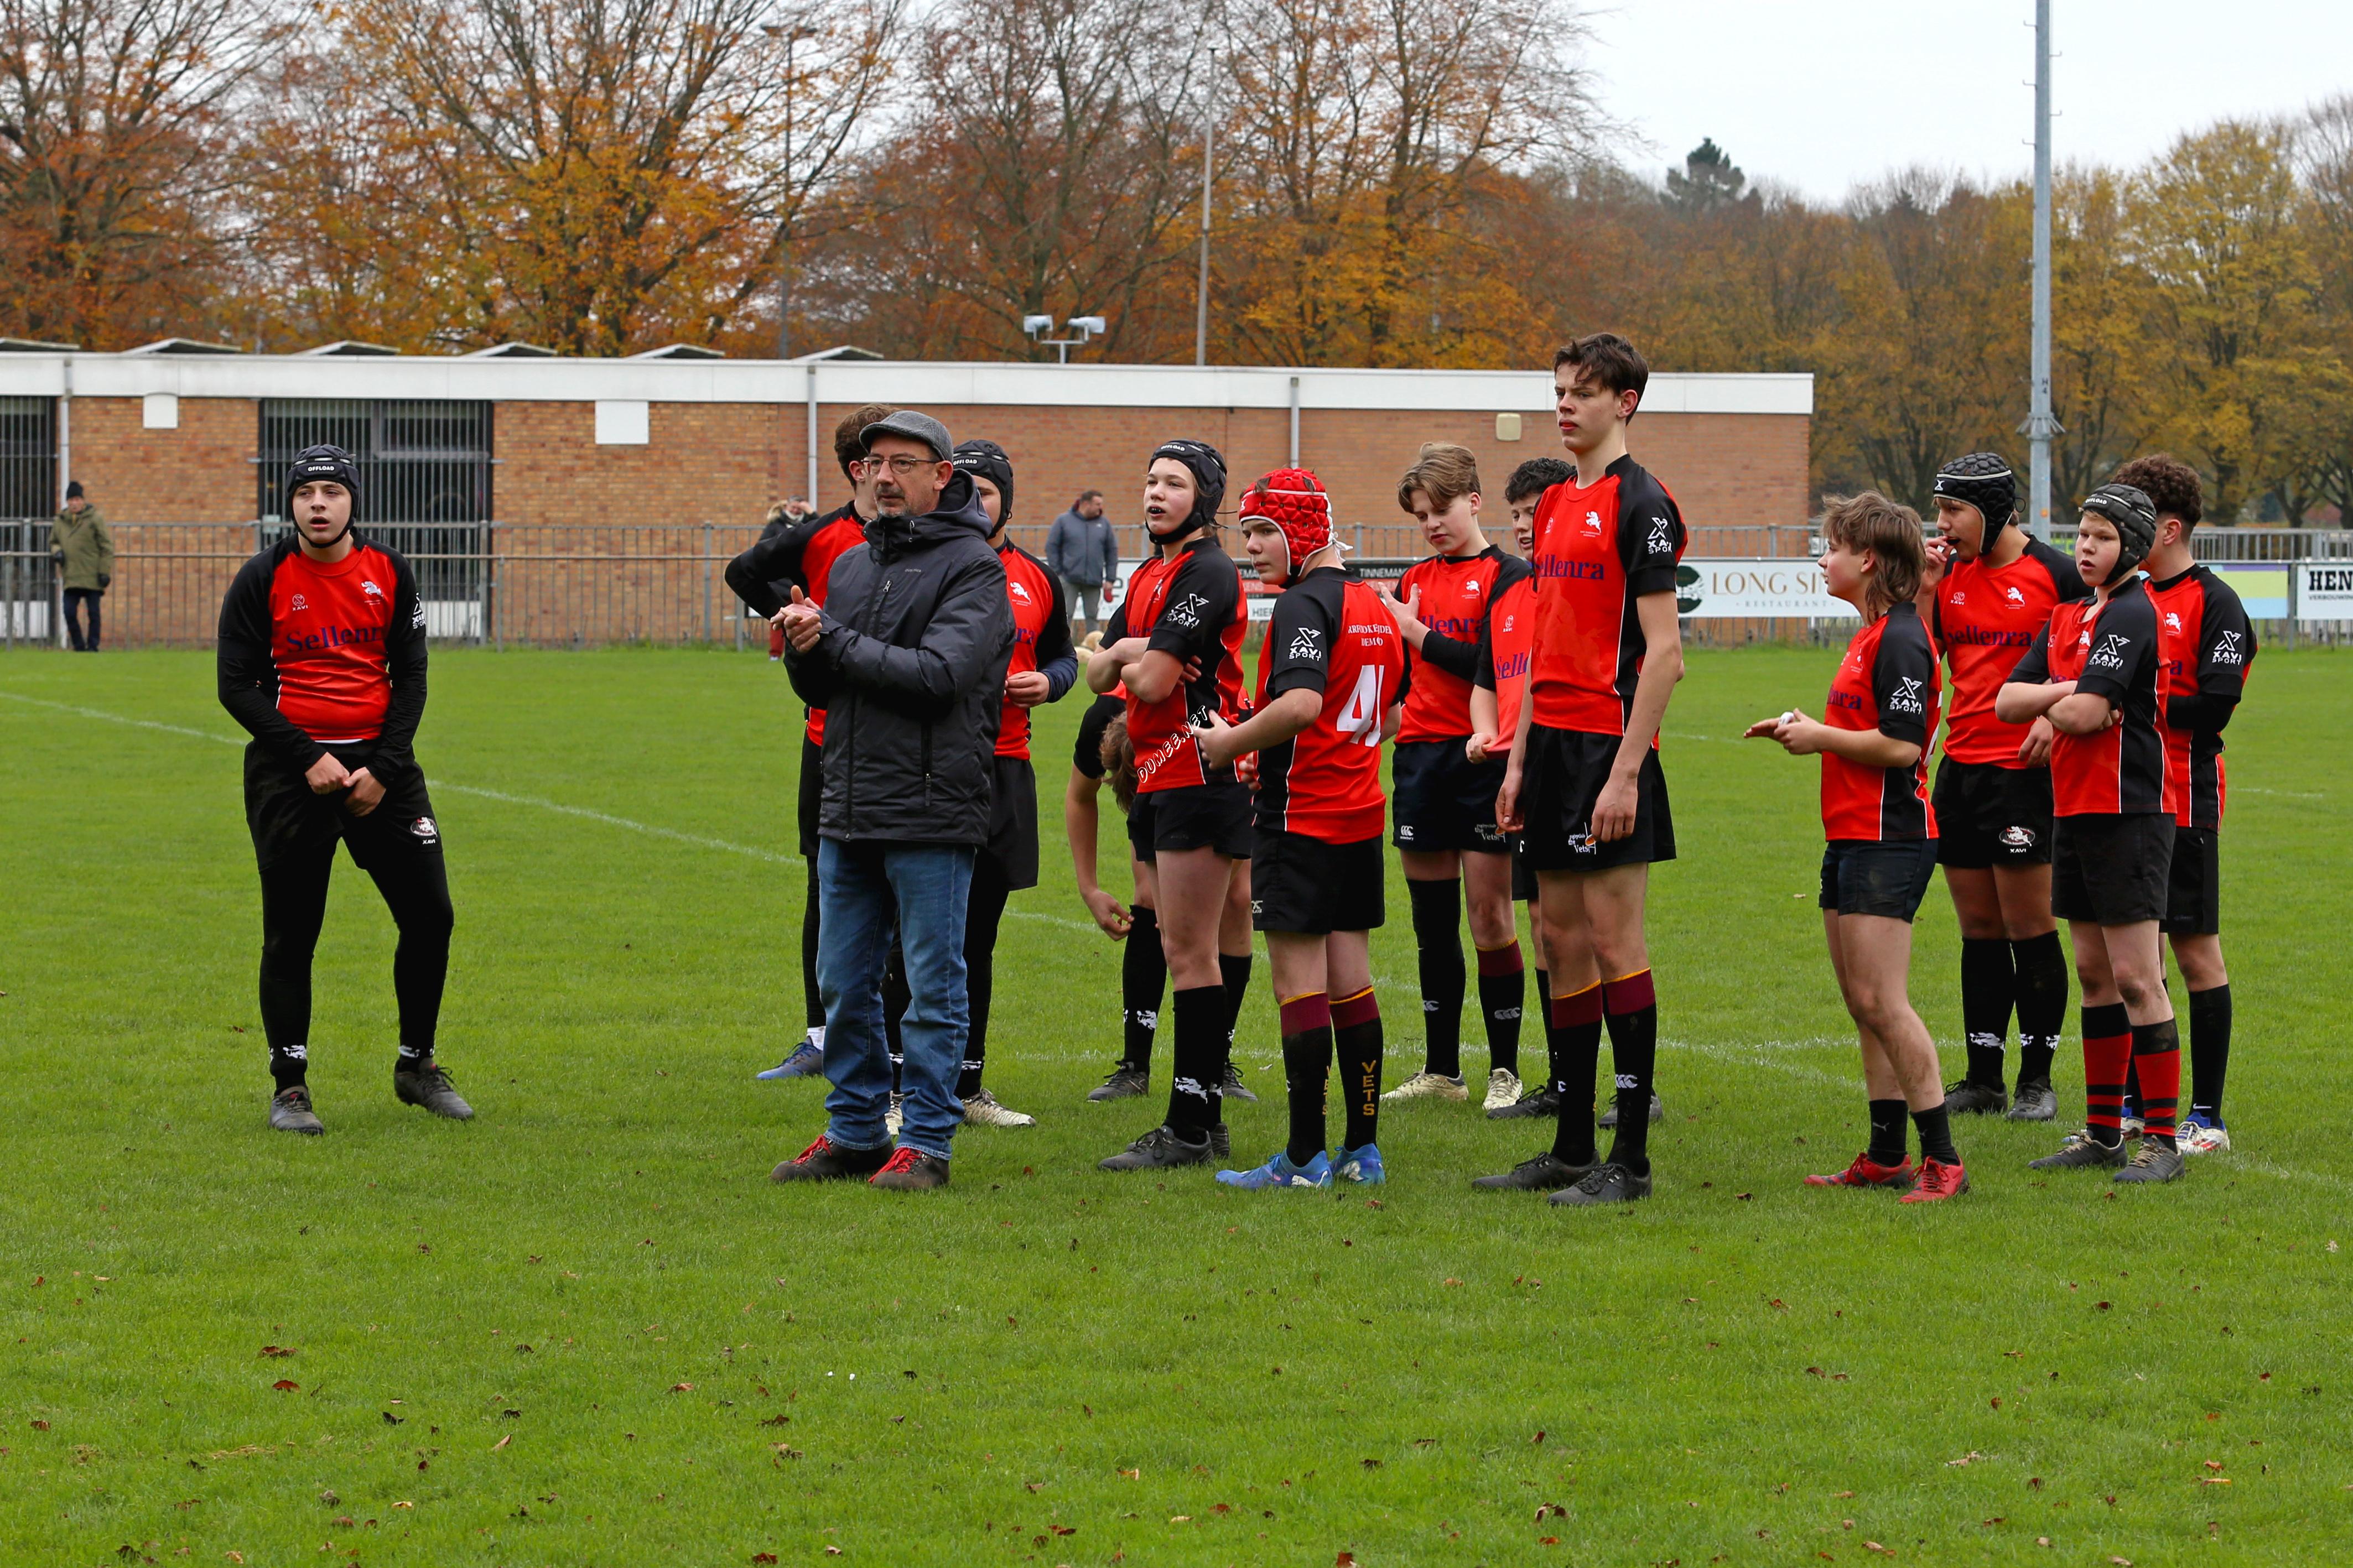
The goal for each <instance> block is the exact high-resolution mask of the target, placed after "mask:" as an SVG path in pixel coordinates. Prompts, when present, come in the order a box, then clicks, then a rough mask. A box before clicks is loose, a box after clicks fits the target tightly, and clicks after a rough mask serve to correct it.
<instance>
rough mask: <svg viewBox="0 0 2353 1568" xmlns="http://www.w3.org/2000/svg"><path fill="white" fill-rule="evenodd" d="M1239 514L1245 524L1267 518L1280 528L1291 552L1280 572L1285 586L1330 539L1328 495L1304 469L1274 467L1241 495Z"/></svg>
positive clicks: (1296, 579)
mask: <svg viewBox="0 0 2353 1568" xmlns="http://www.w3.org/2000/svg"><path fill="white" fill-rule="evenodd" d="M1239 516H1240V521H1243V522H1245V523H1247V522H1248V521H1250V519H1251V518H1254V517H1263V518H1267V519H1270V520H1271V521H1273V523H1274V524H1275V526H1276V527H1278V528H1280V529H1282V541H1283V544H1284V545H1285V547H1286V548H1288V549H1289V551H1290V552H1291V560H1290V562H1289V563H1288V564H1287V565H1286V566H1285V567H1284V569H1283V574H1282V585H1283V586H1284V587H1286V588H1287V587H1289V586H1290V585H1291V584H1293V583H1296V582H1298V581H1299V578H1300V563H1301V562H1303V561H1304V560H1306V559H1307V558H1308V557H1309V556H1310V555H1313V554H1314V553H1315V552H1317V551H1319V550H1321V549H1323V548H1324V546H1325V545H1327V544H1329V543H1331V542H1332V498H1331V497H1329V496H1327V495H1325V494H1324V486H1323V483H1322V482H1321V481H1320V480H1318V479H1316V478H1315V476H1314V474H1311V473H1309V472H1308V471H1307V470H1306V469H1305V468H1277V469H1275V470H1274V471H1273V472H1272V473H1270V474H1268V475H1266V476H1265V477H1264V478H1263V479H1260V480H1259V481H1258V483H1256V484H1254V485H1252V486H1251V487H1250V493H1249V494H1247V495H1245V496H1243V497H1242V504H1241V510H1240V514H1239Z"/></svg>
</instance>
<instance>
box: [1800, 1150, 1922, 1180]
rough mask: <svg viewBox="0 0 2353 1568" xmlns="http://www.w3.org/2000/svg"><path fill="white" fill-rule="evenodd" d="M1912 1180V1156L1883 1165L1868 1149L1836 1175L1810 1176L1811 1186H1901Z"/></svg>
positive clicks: (1808, 1178)
mask: <svg viewBox="0 0 2353 1568" xmlns="http://www.w3.org/2000/svg"><path fill="white" fill-rule="evenodd" d="M1911 1180H1912V1157H1911V1156H1910V1155H1908V1154H1907V1155H1905V1157H1904V1163H1902V1164H1900V1165H1883V1164H1880V1163H1877V1162H1876V1161H1874V1160H1873V1159H1872V1157H1871V1153H1870V1152H1869V1151H1868V1150H1866V1151H1864V1152H1862V1153H1860V1154H1857V1155H1856V1156H1855V1157H1854V1163H1853V1164H1852V1165H1849V1166H1848V1167H1847V1168H1846V1169H1845V1170H1843V1171H1841V1172H1840V1173H1838V1174H1837V1175H1835V1176H1808V1177H1807V1178H1806V1185H1808V1186H1810V1187H1901V1186H1905V1185H1907V1184H1909V1183H1910V1182H1911Z"/></svg>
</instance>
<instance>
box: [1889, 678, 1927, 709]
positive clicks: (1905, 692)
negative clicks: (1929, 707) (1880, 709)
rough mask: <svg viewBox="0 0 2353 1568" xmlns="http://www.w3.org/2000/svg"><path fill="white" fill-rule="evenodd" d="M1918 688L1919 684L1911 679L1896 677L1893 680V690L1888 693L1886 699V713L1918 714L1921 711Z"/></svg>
mask: <svg viewBox="0 0 2353 1568" xmlns="http://www.w3.org/2000/svg"><path fill="white" fill-rule="evenodd" d="M1920 687H1921V682H1920V681H1918V680H1916V679H1913V678H1912V677H1911V676H1908V675H1899V676H1897V677H1896V678H1895V689H1894V691H1893V692H1891V693H1889V695H1888V698H1887V709H1888V711H1889V712H1891V713H1917V712H1920V711H1921V710H1922V709H1921V704H1920Z"/></svg>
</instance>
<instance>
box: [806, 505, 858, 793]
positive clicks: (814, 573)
mask: <svg viewBox="0 0 2353 1568" xmlns="http://www.w3.org/2000/svg"><path fill="white" fill-rule="evenodd" d="M865 542H866V524H865V523H863V522H861V521H859V516H858V514H857V513H856V512H855V511H852V510H850V509H849V508H848V507H846V506H845V507H843V508H842V509H841V510H839V511H838V512H836V513H834V514H833V515H832V516H831V517H829V518H828V519H826V520H825V521H823V522H822V523H820V524H819V525H818V529H817V531H815V532H814V533H812V534H811V535H810V536H809V541H808V543H807V546H805V547H804V548H803V549H802V551H801V581H802V584H803V585H802V588H801V592H803V593H804V594H807V595H808V597H809V602H810V603H812V604H814V605H817V606H818V608H819V609H823V608H824V607H825V592H826V584H827V583H828V581H829V580H830V579H831V578H832V576H833V563H834V562H835V561H836V560H838V559H839V557H840V556H841V555H842V553H843V552H845V551H849V550H855V549H856V548H857V547H858V546H860V545H861V544H863V543H865ZM808 738H809V744H811V745H813V746H823V745H824V744H825V710H824V709H822V708H812V709H810V710H808Z"/></svg>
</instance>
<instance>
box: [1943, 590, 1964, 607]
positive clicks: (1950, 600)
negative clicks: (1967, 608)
mask: <svg viewBox="0 0 2353 1568" xmlns="http://www.w3.org/2000/svg"><path fill="white" fill-rule="evenodd" d="M1968 602H1969V595H1968V589H1966V588H1956V589H1954V590H1953V591H1952V592H1951V593H1949V594H1947V595H1945V603H1947V604H1948V605H1954V606H1955V607H1958V606H1960V605H1966V604H1968Z"/></svg>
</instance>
